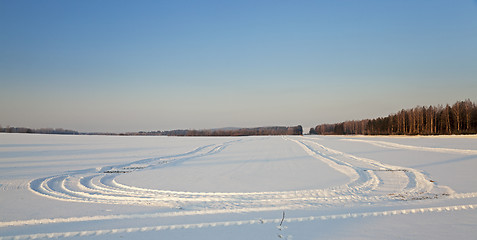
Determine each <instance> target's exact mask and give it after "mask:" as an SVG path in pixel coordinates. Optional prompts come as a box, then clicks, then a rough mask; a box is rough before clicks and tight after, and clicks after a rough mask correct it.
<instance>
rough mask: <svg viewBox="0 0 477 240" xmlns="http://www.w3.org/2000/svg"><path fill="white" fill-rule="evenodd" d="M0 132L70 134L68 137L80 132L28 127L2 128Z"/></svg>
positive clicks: (0, 127)
mask: <svg viewBox="0 0 477 240" xmlns="http://www.w3.org/2000/svg"><path fill="white" fill-rule="evenodd" d="M0 132H4V133H38V134H68V135H78V134H80V133H79V132H78V131H74V130H68V129H63V128H38V129H34V128H26V127H10V126H7V127H5V128H2V126H0Z"/></svg>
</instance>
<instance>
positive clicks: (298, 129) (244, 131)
mask: <svg viewBox="0 0 477 240" xmlns="http://www.w3.org/2000/svg"><path fill="white" fill-rule="evenodd" d="M0 132H5V133H37V134H69V135H118V136H254V135H302V134H303V128H302V126H300V125H298V126H293V127H280V126H277V127H258V128H236V129H205V130H170V131H140V132H127V133H101V132H94V133H84V132H78V131H73V130H66V129H63V128H40V129H32V128H25V127H10V126H8V127H6V128H2V127H1V126H0Z"/></svg>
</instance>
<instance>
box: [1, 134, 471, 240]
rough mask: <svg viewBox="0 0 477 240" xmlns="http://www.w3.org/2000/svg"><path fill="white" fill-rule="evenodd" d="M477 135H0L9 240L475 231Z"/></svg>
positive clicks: (466, 235)
mask: <svg viewBox="0 0 477 240" xmlns="http://www.w3.org/2000/svg"><path fill="white" fill-rule="evenodd" d="M476 170H477V136H439V137H419V136H418V137H402V136H401V137H383V136H380V137H370V136H326V137H325V136H257V137H119V136H60V135H31V134H30V135H29V134H0V239H38V238H67V239H118V238H123V239H133V238H136V239H224V238H227V239H430V238H433V239H449V238H458V239H475V236H477V180H476V178H475V171H476Z"/></svg>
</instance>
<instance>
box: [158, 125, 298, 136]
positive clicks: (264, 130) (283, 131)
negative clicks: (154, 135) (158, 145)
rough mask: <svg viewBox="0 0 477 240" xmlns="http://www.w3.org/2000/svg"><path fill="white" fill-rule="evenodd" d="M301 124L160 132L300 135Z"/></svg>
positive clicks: (170, 133)
mask: <svg viewBox="0 0 477 240" xmlns="http://www.w3.org/2000/svg"><path fill="white" fill-rule="evenodd" d="M302 134H303V128H302V126H300V125H298V126H294V127H258V128H239V129H211V130H173V131H165V132H162V135H167V136H257V135H302Z"/></svg>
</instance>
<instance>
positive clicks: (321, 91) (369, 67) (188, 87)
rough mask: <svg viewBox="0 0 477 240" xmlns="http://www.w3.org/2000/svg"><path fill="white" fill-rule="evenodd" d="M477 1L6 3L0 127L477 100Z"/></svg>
mask: <svg viewBox="0 0 477 240" xmlns="http://www.w3.org/2000/svg"><path fill="white" fill-rule="evenodd" d="M476 93H477V4H476V1H472V0H467V1H465V0H462V1H455V0H432V1H431V0H425V1H424V0H402V1H390V0H389V1H387V0H362V1H353V0H338V1H331V0H330V1H290V0H286V1H281V0H274V1H259V0H258V1H257V0H256V1H223V0H221V1H182V0H177V1H118V0H115V1H49V0H46V1H21V0H20V1H5V0H0V124H1V125H2V126H7V125H11V126H26V127H34V128H40V127H62V128H68V129H76V130H80V131H110V132H125V131H138V130H167V129H177V128H181V129H182V128H195V129H201V128H216V127H228V126H235V127H256V126H270V125H298V124H301V125H303V126H304V127H312V126H315V125H317V124H321V123H333V122H339V121H345V120H353V119H363V118H374V117H379V116H387V115H388V114H390V113H394V112H396V111H398V110H400V109H402V108H411V107H414V106H416V105H437V104H446V103H454V102H455V101H457V100H464V99H467V98H470V99H471V100H472V101H476V100H477V94H476Z"/></svg>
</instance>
